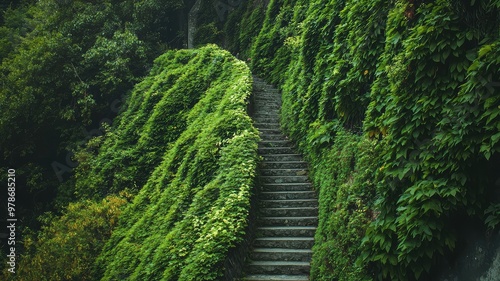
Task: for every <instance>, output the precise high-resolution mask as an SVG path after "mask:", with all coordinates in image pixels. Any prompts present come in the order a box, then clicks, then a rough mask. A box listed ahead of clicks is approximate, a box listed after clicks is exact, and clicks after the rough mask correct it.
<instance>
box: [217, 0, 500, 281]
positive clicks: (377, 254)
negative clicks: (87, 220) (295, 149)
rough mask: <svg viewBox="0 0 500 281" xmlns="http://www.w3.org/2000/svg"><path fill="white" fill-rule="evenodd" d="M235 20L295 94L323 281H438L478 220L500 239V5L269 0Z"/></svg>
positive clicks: (253, 53)
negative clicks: (314, 199) (315, 199)
mask: <svg viewBox="0 0 500 281" xmlns="http://www.w3.org/2000/svg"><path fill="white" fill-rule="evenodd" d="M263 8H264V9H266V13H265V17H264V18H262V16H261V15H258V14H255V13H253V12H254V11H257V10H259V9H263ZM234 14H236V15H238V17H240V20H239V21H238V22H239V23H240V28H239V29H238V28H234V27H233V26H236V27H238V25H235V24H234V22H233V23H232V25H227V26H226V28H227V29H231V30H232V31H233V32H235V33H228V34H225V36H228V37H229V38H230V39H229V42H231V45H230V46H229V48H230V50H231V51H232V52H233V53H235V54H245V55H248V60H249V61H250V62H251V67H252V69H253V71H254V72H255V73H256V74H259V75H262V76H264V77H266V78H267V80H268V81H270V82H272V83H275V84H277V85H278V86H279V87H280V88H281V89H282V94H283V108H282V111H281V114H282V126H283V128H284V129H285V130H286V131H287V132H288V133H289V135H290V137H291V138H292V139H294V140H295V141H296V142H297V143H298V145H299V147H300V149H301V151H302V152H303V153H304V154H305V156H306V157H307V159H308V160H309V162H310V166H311V177H312V180H313V181H314V185H315V187H316V188H317V190H318V192H319V195H320V197H319V200H320V212H319V214H320V223H319V228H318V231H317V234H316V245H315V248H314V256H313V264H312V279H313V280H365V279H366V280H372V279H379V280H415V279H420V280H428V279H429V278H431V277H432V276H434V275H435V272H436V271H437V270H438V269H439V267H440V266H441V265H442V264H447V263H451V264H452V263H453V258H454V256H455V255H456V254H457V253H459V252H460V251H461V250H462V248H463V246H464V245H465V244H464V242H465V241H464V239H465V238H464V237H463V236H462V235H461V230H462V229H463V227H464V224H465V223H466V222H468V223H471V224H470V225H476V226H477V225H479V227H478V229H477V230H478V231H479V232H480V233H482V235H483V236H484V237H487V236H488V235H490V234H491V233H492V231H496V230H498V222H499V218H500V217H499V214H500V212H499V210H500V208H499V207H498V206H500V205H499V202H500V197H499V196H498V191H497V189H498V180H499V178H498V177H499V176H498V175H499V173H498V167H499V166H498V163H499V159H500V154H499V150H500V143H499V140H500V125H499V124H500V120H499V118H500V117H499V114H500V95H499V92H498V90H499V81H500V73H499V63H500V60H499V56H498V54H499V50H500V48H499V40H500V2H499V1H493V0H490V1H451V0H435V1H416V0H397V1H368V0H367V1H359V0H330V1H319V0H318V1H305V0H270V1H268V3H267V2H265V1H257V0H255V1H249V2H248V4H247V5H246V7H245V8H242V9H240V10H237V11H235V12H234ZM242 23H247V24H248V23H252V26H253V27H258V28H260V29H259V31H258V32H255V31H250V29H246V28H243V27H242V26H243V25H241V24H242ZM255 34H258V36H257V37H255V38H254V37H253V36H254V35H255Z"/></svg>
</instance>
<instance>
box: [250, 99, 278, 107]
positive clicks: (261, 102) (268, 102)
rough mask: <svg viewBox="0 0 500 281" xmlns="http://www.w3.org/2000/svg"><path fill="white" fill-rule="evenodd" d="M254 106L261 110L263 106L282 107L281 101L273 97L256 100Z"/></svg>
mask: <svg viewBox="0 0 500 281" xmlns="http://www.w3.org/2000/svg"><path fill="white" fill-rule="evenodd" d="M254 104H255V105H256V108H258V109H259V110H260V106H263V105H276V106H278V107H279V106H281V100H279V99H277V98H273V97H268V98H260V97H259V98H255V99H254Z"/></svg>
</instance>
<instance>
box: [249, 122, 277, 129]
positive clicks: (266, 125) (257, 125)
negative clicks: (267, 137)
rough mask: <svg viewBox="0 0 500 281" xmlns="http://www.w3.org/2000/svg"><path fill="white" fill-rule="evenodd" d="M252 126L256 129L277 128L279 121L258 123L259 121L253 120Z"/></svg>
mask: <svg viewBox="0 0 500 281" xmlns="http://www.w3.org/2000/svg"><path fill="white" fill-rule="evenodd" d="M253 125H254V127H255V128H257V129H279V128H280V124H279V123H277V122H276V123H260V122H255V123H254V124H253Z"/></svg>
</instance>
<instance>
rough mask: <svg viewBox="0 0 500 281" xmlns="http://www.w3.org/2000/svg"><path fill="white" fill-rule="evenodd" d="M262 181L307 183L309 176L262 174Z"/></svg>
mask: <svg viewBox="0 0 500 281" xmlns="http://www.w3.org/2000/svg"><path fill="white" fill-rule="evenodd" d="M260 181H261V182H262V183H305V182H307V176H262V177H260Z"/></svg>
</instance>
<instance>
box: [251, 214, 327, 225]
mask: <svg viewBox="0 0 500 281" xmlns="http://www.w3.org/2000/svg"><path fill="white" fill-rule="evenodd" d="M259 222H260V223H261V226H317V225H318V217H317V216H316V217H261V218H260V219H259Z"/></svg>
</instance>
